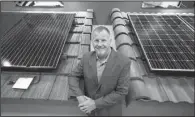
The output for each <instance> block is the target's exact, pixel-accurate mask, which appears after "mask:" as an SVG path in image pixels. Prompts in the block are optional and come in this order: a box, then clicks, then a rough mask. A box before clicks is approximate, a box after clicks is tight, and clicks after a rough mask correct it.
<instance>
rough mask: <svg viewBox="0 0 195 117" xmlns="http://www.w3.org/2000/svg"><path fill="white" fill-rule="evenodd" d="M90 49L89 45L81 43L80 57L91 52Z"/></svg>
mask: <svg viewBox="0 0 195 117" xmlns="http://www.w3.org/2000/svg"><path fill="white" fill-rule="evenodd" d="M89 49H90V46H89V45H81V46H80V49H79V55H78V59H81V58H82V57H83V55H84V54H85V53H87V52H89Z"/></svg>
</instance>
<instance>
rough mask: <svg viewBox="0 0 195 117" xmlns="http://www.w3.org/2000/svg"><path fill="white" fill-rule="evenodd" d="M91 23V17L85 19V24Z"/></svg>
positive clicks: (89, 24)
mask: <svg viewBox="0 0 195 117" xmlns="http://www.w3.org/2000/svg"><path fill="white" fill-rule="evenodd" d="M92 24H93V23H92V19H85V25H87V26H91V25H92Z"/></svg>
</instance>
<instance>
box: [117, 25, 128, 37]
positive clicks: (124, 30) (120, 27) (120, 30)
mask: <svg viewBox="0 0 195 117" xmlns="http://www.w3.org/2000/svg"><path fill="white" fill-rule="evenodd" d="M114 34H115V38H117V36H119V35H120V34H128V30H127V28H126V27H125V26H123V25H118V26H116V27H115V29H114Z"/></svg>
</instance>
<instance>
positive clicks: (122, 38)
mask: <svg viewBox="0 0 195 117" xmlns="http://www.w3.org/2000/svg"><path fill="white" fill-rule="evenodd" d="M124 44H127V45H130V46H131V45H132V44H133V42H132V41H131V39H130V37H129V36H128V35H126V34H121V35H119V36H117V38H116V47H117V48H119V47H120V46H122V45H124Z"/></svg>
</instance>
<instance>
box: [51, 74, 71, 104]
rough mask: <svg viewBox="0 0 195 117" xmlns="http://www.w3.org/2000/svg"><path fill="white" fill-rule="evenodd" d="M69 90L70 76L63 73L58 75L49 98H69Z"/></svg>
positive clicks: (62, 99)
mask: <svg viewBox="0 0 195 117" xmlns="http://www.w3.org/2000/svg"><path fill="white" fill-rule="evenodd" d="M68 90H69V87H68V77H67V76H63V75H61V76H57V77H56V80H55V83H54V85H53V88H52V90H51V94H50V95H49V100H60V101H64V100H68Z"/></svg>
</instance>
